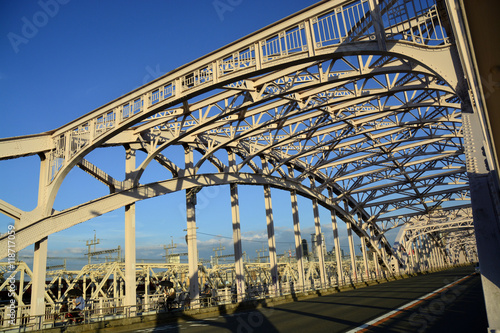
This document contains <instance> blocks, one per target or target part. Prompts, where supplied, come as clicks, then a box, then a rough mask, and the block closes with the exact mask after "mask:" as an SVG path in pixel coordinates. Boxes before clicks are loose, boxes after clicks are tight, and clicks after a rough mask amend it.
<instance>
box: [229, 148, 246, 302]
mask: <svg viewBox="0 0 500 333" xmlns="http://www.w3.org/2000/svg"><path fill="white" fill-rule="evenodd" d="M228 159H229V168H230V169H231V171H233V168H234V167H235V164H236V161H235V156H234V152H228ZM230 192H231V216H232V225H233V244H234V270H235V273H236V295H237V301H238V302H241V301H243V299H244V297H245V270H244V267H243V250H242V244H241V228H240V203H239V198H238V185H237V184H231V185H230Z"/></svg>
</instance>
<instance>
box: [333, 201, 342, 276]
mask: <svg viewBox="0 0 500 333" xmlns="http://www.w3.org/2000/svg"><path fill="white" fill-rule="evenodd" d="M331 215H332V230H333V244H334V246H335V260H336V262H337V278H338V284H341V283H343V282H344V271H343V268H342V249H341V248H340V239H339V231H338V228H337V216H336V213H335V211H334V210H332V211H331Z"/></svg>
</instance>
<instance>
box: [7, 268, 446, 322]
mask: <svg viewBox="0 0 500 333" xmlns="http://www.w3.org/2000/svg"><path fill="white" fill-rule="evenodd" d="M448 266H452V264H450V263H446V264H445V265H441V266H439V265H438V266H435V267H434V266H432V267H431V266H427V265H426V263H425V261H422V263H419V265H411V266H408V267H407V268H406V269H405V270H402V271H401V272H399V273H398V274H396V275H399V274H403V273H407V274H408V273H414V272H416V271H418V270H426V269H430V268H432V269H440V268H445V267H448ZM359 268H361V267H359ZM333 273H334V275H331V276H329V277H328V278H327V280H326V283H323V284H322V283H321V280H320V279H319V277H313V276H310V277H309V278H307V279H306V281H305V285H304V286H299V285H298V284H297V283H296V282H293V281H280V282H279V283H278V286H277V290H276V291H277V293H275V290H273V287H272V285H270V284H267V283H256V284H252V283H248V285H247V287H246V290H245V293H244V295H242V297H241V298H242V299H243V301H255V300H261V299H272V298H273V297H276V296H286V295H290V294H292V295H294V294H297V293H302V292H311V291H313V292H316V291H319V290H324V289H327V288H339V287H342V286H344V285H352V284H356V283H363V282H364V283H366V282H370V281H375V280H379V279H381V278H386V277H387V274H389V273H388V272H387V271H379V272H378V273H377V272H376V270H375V269H374V268H373V267H370V268H369V269H368V270H367V271H362V270H361V269H360V270H359V271H358V273H357V274H356V275H354V274H350V272H349V271H345V272H344V274H343V276H344V280H343V281H339V280H338V277H337V274H336V272H333ZM123 301H124V298H123V297H117V298H97V299H87V300H86V307H85V310H84V311H82V312H81V316H80V317H79V319H78V322H82V323H94V322H99V321H104V320H109V319H119V318H129V317H133V316H139V315H148V314H158V313H163V312H166V311H167V304H166V300H165V297H164V296H163V294H153V295H147V296H145V295H142V296H139V297H138V300H137V304H136V305H133V306H124V305H123ZM64 303H66V304H67V303H68V302H67V301H66V302H56V303H51V304H47V305H46V308H45V314H44V315H39V316H30V314H29V313H30V305H23V306H4V307H3V308H0V325H1V327H0V331H12V330H16V331H30V330H40V329H44V328H51V327H59V326H65V325H69V324H73V323H74V322H75V321H76V320H75V319H74V318H73V317H72V316H73V315H74V313H73V312H72V311H68V310H67V307H65V306H63V305H64ZM236 303H238V295H237V294H236V290H235V289H234V287H233V288H231V287H229V286H227V287H222V288H217V289H213V291H212V292H211V293H210V294H201V295H200V297H199V298H198V299H196V300H191V299H190V297H189V292H179V293H178V295H177V298H176V300H175V301H174V302H173V306H172V310H173V311H184V310H190V309H198V308H209V307H218V306H221V305H229V304H236Z"/></svg>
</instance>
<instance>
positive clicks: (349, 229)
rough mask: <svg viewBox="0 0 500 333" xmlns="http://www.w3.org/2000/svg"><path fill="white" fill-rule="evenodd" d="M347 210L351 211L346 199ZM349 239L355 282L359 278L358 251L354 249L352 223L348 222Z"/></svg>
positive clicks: (352, 273) (352, 274) (352, 272)
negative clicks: (357, 267) (357, 266)
mask: <svg viewBox="0 0 500 333" xmlns="http://www.w3.org/2000/svg"><path fill="white" fill-rule="evenodd" d="M345 211H346V213H347V212H349V205H348V203H347V201H345ZM346 226H347V239H348V241H349V253H350V255H351V277H352V279H353V281H354V282H356V281H357V280H358V272H357V269H356V252H355V250H354V240H353V238H352V227H351V223H350V222H347V223H346Z"/></svg>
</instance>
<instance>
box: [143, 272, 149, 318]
mask: <svg viewBox="0 0 500 333" xmlns="http://www.w3.org/2000/svg"><path fill="white" fill-rule="evenodd" d="M149 279H150V278H149V266H146V277H145V278H144V310H145V311H148V310H149Z"/></svg>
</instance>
